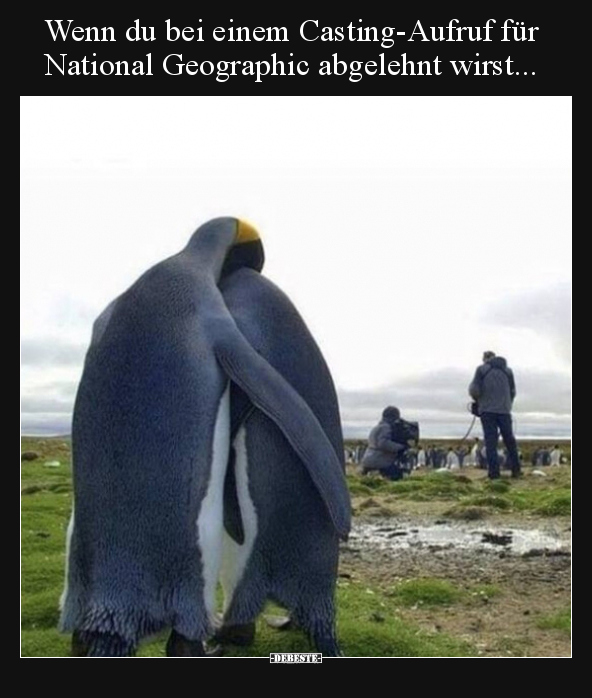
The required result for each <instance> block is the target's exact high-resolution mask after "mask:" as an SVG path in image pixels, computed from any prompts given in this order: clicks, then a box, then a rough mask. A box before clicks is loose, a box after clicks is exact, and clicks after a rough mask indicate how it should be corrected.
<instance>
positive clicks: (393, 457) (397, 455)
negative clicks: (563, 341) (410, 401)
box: [360, 407, 419, 480]
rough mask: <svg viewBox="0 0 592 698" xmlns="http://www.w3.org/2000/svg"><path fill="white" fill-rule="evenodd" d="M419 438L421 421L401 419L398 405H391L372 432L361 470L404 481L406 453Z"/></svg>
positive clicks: (363, 473) (362, 472)
mask: <svg viewBox="0 0 592 698" xmlns="http://www.w3.org/2000/svg"><path fill="white" fill-rule="evenodd" d="M418 439H419V426H418V424H417V422H407V421H406V420H404V419H401V413H400V411H399V409H398V408H397V407H387V408H386V409H385V410H384V411H383V413H382V419H381V421H380V422H379V423H378V424H377V425H376V426H375V427H374V429H372V431H371V432H370V436H369V437H368V448H367V449H366V453H365V454H364V458H363V459H362V463H361V467H360V473H361V474H362V475H365V474H366V473H370V472H375V471H377V472H379V473H380V474H381V475H383V476H384V477H386V478H388V479H389V480H400V479H401V478H402V477H403V473H404V472H405V470H406V467H405V464H406V453H407V451H408V449H409V448H412V447H413V446H415V445H416V443H417V441H418Z"/></svg>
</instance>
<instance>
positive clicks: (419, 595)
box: [389, 578, 462, 606]
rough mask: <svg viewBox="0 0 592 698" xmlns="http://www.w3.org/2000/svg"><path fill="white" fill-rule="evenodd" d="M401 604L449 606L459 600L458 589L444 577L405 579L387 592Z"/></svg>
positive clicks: (459, 592)
mask: <svg viewBox="0 0 592 698" xmlns="http://www.w3.org/2000/svg"><path fill="white" fill-rule="evenodd" d="M389 596H390V597H391V598H393V599H395V600H396V601H397V602H398V603H400V604H401V605H403V606H416V605H421V606H449V605H450V604H453V603H455V602H456V601H458V600H460V598H461V596H462V594H461V591H460V590H459V589H457V588H456V587H455V586H453V585H452V584H450V582H447V581H446V580H444V579H429V578H424V579H407V580H405V581H402V582H399V584H397V585H396V586H395V587H393V588H392V590H391V591H390V593H389Z"/></svg>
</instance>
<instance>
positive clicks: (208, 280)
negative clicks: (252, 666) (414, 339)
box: [61, 218, 350, 656]
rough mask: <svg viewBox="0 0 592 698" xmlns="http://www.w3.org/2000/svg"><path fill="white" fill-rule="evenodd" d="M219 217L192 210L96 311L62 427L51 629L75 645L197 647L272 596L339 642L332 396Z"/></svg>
mask: <svg viewBox="0 0 592 698" xmlns="http://www.w3.org/2000/svg"><path fill="white" fill-rule="evenodd" d="M262 265H263V249H262V245H261V241H260V240H259V237H258V235H257V233H256V231H254V229H253V228H251V227H250V226H248V225H246V224H244V223H242V222H241V221H238V220H237V219H234V218H220V219H215V220H213V221H210V222H209V223H207V224H205V225H204V226H202V227H201V228H199V229H198V231H197V232H196V233H195V234H194V235H193V237H192V238H191V240H190V241H189V244H188V245H187V247H186V248H185V249H184V250H182V251H181V252H180V253H179V254H177V255H175V256H173V257H171V258H169V259H167V260H164V261H163V262H161V263H160V264H157V265H156V266H155V267H153V268H152V269H150V270H148V271H147V272H146V273H145V274H144V275H143V276H141V277H140V278H139V279H138V281H136V283H135V284H134V285H133V286H132V287H131V288H129V289H128V290H127V291H126V292H125V293H124V294H122V295H121V296H120V297H119V298H117V299H116V300H115V301H113V303H111V305H110V306H108V308H107V309H106V310H105V311H104V313H103V314H102V315H101V316H100V317H99V318H98V320H97V321H96V322H95V326H94V328H93V336H92V340H91V345H90V348H89V350H88V353H87V357H86V360H85V366H84V371H83V375H82V379H81V382H80V385H79V389H78V393H77V397H76V403H75V408H74V418H73V427H72V446H73V469H74V499H75V510H74V513H73V516H72V521H71V524H70V527H69V532H68V540H69V542H68V565H67V578H66V588H65V590H64V594H63V596H62V616H61V628H62V629H63V630H64V631H70V632H73V654H74V655H75V656H132V655H133V654H134V653H135V651H136V648H137V646H138V643H139V642H140V641H141V640H142V638H144V637H146V636H148V635H150V634H153V633H155V632H158V631H160V630H162V629H164V628H166V627H170V628H172V633H171V636H170V639H169V642H168V643H167V655H168V656H204V654H205V652H204V648H203V642H204V641H205V640H206V639H207V638H209V637H211V636H212V634H213V632H214V630H215V628H216V601H215V591H216V586H217V583H218V578H219V576H221V579H222V583H223V587H224V591H225V617H224V624H225V626H234V625H239V624H240V625H244V624H249V623H252V622H253V621H254V619H255V617H256V616H257V614H258V613H259V611H260V610H261V608H262V605H263V604H264V602H265V600H266V599H267V598H272V599H275V600H277V601H279V602H280V603H282V604H284V605H285V606H286V607H287V608H288V609H289V610H290V611H291V613H292V614H293V617H294V619H295V620H296V622H297V623H298V624H299V625H300V626H301V627H302V628H303V629H305V630H306V631H307V632H308V633H309V634H310V636H311V637H312V639H313V640H314V642H315V643H316V646H317V648H318V649H319V650H320V651H323V652H324V653H325V654H337V653H338V647H337V642H336V639H335V631H334V606H333V596H334V588H335V579H336V572H337V555H338V541H339V538H340V537H345V536H346V535H347V533H348V530H349V525H350V504H349V495H348V492H347V488H346V485H345V479H344V470H343V460H342V453H343V444H342V438H341V429H340V425H339V415H338V408H337V400H336V397H335V391H334V388H333V383H332V381H331V377H330V374H329V371H328V369H327V367H326V364H325V362H324V361H323V358H322V356H321V354H320V352H319V350H318V348H317V347H316V344H315V343H314V340H313V339H312V337H311V336H310V334H309V333H308V330H307V329H306V326H305V325H304V323H303V322H302V320H301V318H300V317H299V316H298V314H297V312H296V311H295V309H294V307H293V306H292V304H291V303H290V301H289V300H288V299H287V298H286V297H285V296H284V295H283V294H282V293H281V292H280V291H279V289H277V288H276V287H275V286H273V284H271V283H270V282H269V281H267V280H266V279H264V278H263V277H262V276H261V275H260V274H259V272H260V270H261V268H262Z"/></svg>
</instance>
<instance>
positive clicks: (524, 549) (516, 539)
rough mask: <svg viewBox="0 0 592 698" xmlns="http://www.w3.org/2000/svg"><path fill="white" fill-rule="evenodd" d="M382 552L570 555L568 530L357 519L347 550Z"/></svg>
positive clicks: (525, 555)
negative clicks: (477, 552) (501, 552)
mask: <svg viewBox="0 0 592 698" xmlns="http://www.w3.org/2000/svg"><path fill="white" fill-rule="evenodd" d="M348 548H349V549H350V550H351V551H354V550H356V549H358V550H364V549H372V548H373V549H379V550H383V551H393V552H396V551H397V550H410V549H416V550H420V549H422V548H423V549H426V550H428V551H443V552H446V551H447V550H448V551H451V552H454V551H459V550H463V551H467V552H470V551H481V552H488V551H489V552H492V553H496V554H499V553H500V551H504V552H506V553H507V554H513V555H521V556H524V557H528V556H537V555H569V554H570V540H569V533H568V532H567V531H559V530H545V531H543V530H540V529H526V528H515V527H508V528H497V527H492V526H487V525H485V524H483V525H475V524H473V523H461V522H459V523H456V522H450V521H441V522H436V523H434V524H429V525H415V524H410V525H405V524H399V525H393V524H392V522H390V523H389V522H388V521H384V522H382V521H380V520H379V521H373V522H365V521H356V522H354V525H353V528H352V532H351V534H350V538H349V541H348V543H347V546H346V549H348Z"/></svg>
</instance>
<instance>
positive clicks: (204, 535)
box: [197, 386, 230, 624]
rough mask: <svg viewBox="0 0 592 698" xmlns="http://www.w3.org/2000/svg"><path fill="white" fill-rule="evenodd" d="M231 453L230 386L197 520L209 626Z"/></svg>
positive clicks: (221, 408) (218, 421)
mask: <svg viewBox="0 0 592 698" xmlns="http://www.w3.org/2000/svg"><path fill="white" fill-rule="evenodd" d="M229 452H230V387H229V386H227V387H226V389H225V391H224V393H223V395H222V398H221V400H220V405H219V406H218V414H217V416H216V426H215V428H214V441H213V449H212V465H211V469H210V481H209V483H208V489H207V493H206V496H205V497H204V499H203V501H202V503H201V508H200V511H199V516H198V518H197V540H198V544H199V548H200V551H201V564H202V576H203V582H204V604H205V608H206V611H207V613H208V617H209V620H210V623H212V624H214V623H215V614H216V585H217V583H218V574H219V571H220V560H221V557H222V529H223V520H222V508H223V501H224V500H223V494H224V478H225V476H226V468H227V465H228V456H229Z"/></svg>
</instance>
